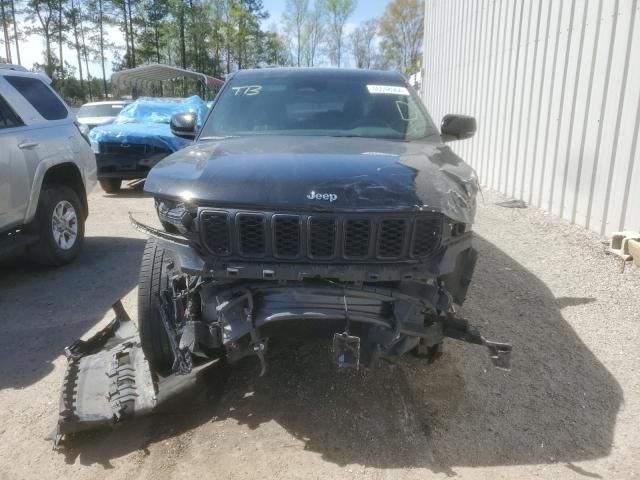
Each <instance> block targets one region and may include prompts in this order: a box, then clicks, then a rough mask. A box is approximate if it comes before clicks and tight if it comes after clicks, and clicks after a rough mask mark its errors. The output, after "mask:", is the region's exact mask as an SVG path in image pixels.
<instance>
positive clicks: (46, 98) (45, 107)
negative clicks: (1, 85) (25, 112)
mask: <svg viewBox="0 0 640 480" xmlns="http://www.w3.org/2000/svg"><path fill="white" fill-rule="evenodd" d="M4 78H6V79H7V81H8V82H9V83H10V84H11V85H13V87H14V88H15V89H16V90H18V92H20V93H21V94H22V96H23V97H24V98H26V99H27V101H28V102H29V103H30V104H31V105H32V106H33V108H35V109H36V110H37V111H38V113H39V114H40V115H42V117H43V118H45V119H47V120H62V119H63V118H67V114H68V112H67V107H65V106H64V104H63V103H62V102H61V101H60V99H59V98H58V97H56V95H55V94H54V93H53V92H52V91H51V90H50V89H49V87H47V86H46V85H45V84H44V83H43V82H42V80H40V79H38V78H30V77H18V76H11V75H6V76H5V77H4Z"/></svg>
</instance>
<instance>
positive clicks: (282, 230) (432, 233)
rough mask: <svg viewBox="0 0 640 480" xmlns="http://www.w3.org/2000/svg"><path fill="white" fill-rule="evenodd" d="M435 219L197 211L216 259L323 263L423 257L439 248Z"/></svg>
mask: <svg viewBox="0 0 640 480" xmlns="http://www.w3.org/2000/svg"><path fill="white" fill-rule="evenodd" d="M442 222H443V217H442V215H439V214H434V213H429V214H423V213H410V214H385V213H377V214H367V215H362V214H335V215H329V214H318V215H315V214H281V213H273V212H270V213H254V212H245V211H237V210H211V209H203V210H202V211H201V213H200V225H201V227H200V230H201V235H202V242H203V244H204V246H205V247H206V248H207V249H208V250H209V252H211V253H212V254H214V255H216V256H230V257H238V258H243V257H246V258H267V259H268V258H273V259H284V260H295V259H299V260H302V261H304V259H305V258H307V259H313V260H316V261H317V260H322V261H327V262H339V261H344V260H349V261H356V262H367V261H368V262H371V261H376V260H378V261H398V260H409V259H414V258H420V257H425V256H428V255H430V254H432V253H433V252H434V251H435V250H436V249H437V248H438V246H439V245H440V241H441V236H442Z"/></svg>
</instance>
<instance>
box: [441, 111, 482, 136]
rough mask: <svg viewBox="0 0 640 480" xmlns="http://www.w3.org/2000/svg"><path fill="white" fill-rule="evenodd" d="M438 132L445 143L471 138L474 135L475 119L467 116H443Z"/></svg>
mask: <svg viewBox="0 0 640 480" xmlns="http://www.w3.org/2000/svg"><path fill="white" fill-rule="evenodd" d="M440 131H441V132H442V140H444V141H445V142H453V141H454V140H464V139H465V138H471V137H473V135H474V134H475V133H476V119H475V118H473V117H469V116H467V115H445V116H444V117H442V123H441V124H440Z"/></svg>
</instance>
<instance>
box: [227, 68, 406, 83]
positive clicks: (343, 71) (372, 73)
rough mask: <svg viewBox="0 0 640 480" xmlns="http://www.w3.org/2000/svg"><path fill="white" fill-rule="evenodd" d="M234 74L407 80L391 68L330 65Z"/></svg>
mask: <svg viewBox="0 0 640 480" xmlns="http://www.w3.org/2000/svg"><path fill="white" fill-rule="evenodd" d="M234 76H236V77H244V76H247V77H248V76H251V77H253V78H255V77H279V76H307V77H310V76H312V77H316V78H323V77H325V78H335V77H344V78H354V79H364V80H367V81H378V82H379V81H389V82H406V79H405V78H404V76H403V75H402V74H400V73H398V72H394V71H389V70H364V69H357V68H328V67H274V68H251V69H246V70H238V71H237V72H236V73H235V74H234Z"/></svg>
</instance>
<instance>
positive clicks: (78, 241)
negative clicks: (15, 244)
mask: <svg viewBox="0 0 640 480" xmlns="http://www.w3.org/2000/svg"><path fill="white" fill-rule="evenodd" d="M84 220H85V214H84V209H83V207H82V203H81V202H80V199H79V198H78V195H77V194H76V192H74V191H73V190H71V189H70V188H69V187H67V186H64V185H49V186H46V187H44V189H43V190H42V192H40V198H39V200H38V209H37V211H36V217H35V220H34V223H33V225H32V230H33V231H34V233H37V234H38V236H39V240H38V243H36V244H35V245H32V246H31V247H29V255H30V256H31V259H32V260H33V261H34V262H35V263H37V264H39V265H45V266H50V267H58V266H61V265H66V264H67V263H70V262H71V261H73V260H74V259H75V258H76V257H77V256H78V253H80V248H81V247H82V243H83V241H84Z"/></svg>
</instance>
